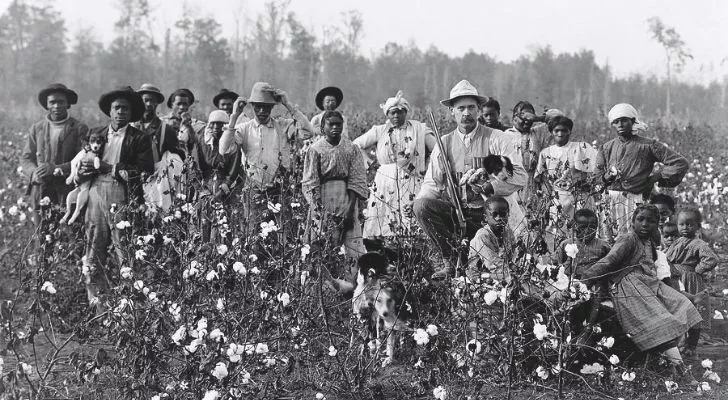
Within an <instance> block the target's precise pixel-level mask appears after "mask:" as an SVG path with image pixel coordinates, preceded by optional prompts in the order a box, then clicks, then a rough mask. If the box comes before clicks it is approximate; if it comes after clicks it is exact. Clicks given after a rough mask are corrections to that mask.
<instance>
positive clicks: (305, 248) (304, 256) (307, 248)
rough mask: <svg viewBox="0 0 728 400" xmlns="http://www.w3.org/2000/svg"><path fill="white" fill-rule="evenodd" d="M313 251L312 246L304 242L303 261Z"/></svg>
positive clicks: (302, 249) (302, 248)
mask: <svg viewBox="0 0 728 400" xmlns="http://www.w3.org/2000/svg"><path fill="white" fill-rule="evenodd" d="M309 253H311V246H309V245H308V244H304V245H303V247H301V261H306V256H308V255H309Z"/></svg>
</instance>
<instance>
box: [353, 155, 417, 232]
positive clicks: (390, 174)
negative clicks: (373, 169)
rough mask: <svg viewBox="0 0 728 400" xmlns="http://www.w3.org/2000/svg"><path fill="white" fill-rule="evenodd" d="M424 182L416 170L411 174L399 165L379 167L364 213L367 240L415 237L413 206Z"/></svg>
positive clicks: (392, 164)
mask: <svg viewBox="0 0 728 400" xmlns="http://www.w3.org/2000/svg"><path fill="white" fill-rule="evenodd" d="M422 180H423V179H422V178H421V177H420V176H419V175H418V174H417V172H416V171H413V172H412V173H410V172H408V171H405V170H404V169H402V168H398V167H397V164H396V163H391V164H384V165H381V166H379V169H378V170H377V174H376V175H375V176H374V185H373V186H372V188H371V190H370V191H369V198H368V199H367V209H366V210H365V211H364V231H363V233H364V237H366V238H371V237H389V236H395V235H405V236H407V235H409V234H411V232H412V228H413V221H414V214H413V213H412V203H413V202H414V199H415V196H416V195H417V193H418V192H419V190H420V186H421V185H422Z"/></svg>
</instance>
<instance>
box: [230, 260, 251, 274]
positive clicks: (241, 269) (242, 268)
mask: <svg viewBox="0 0 728 400" xmlns="http://www.w3.org/2000/svg"><path fill="white" fill-rule="evenodd" d="M233 271H235V272H237V273H238V274H239V275H242V276H245V275H246V274H247V273H248V270H247V269H246V268H245V265H243V263H241V262H240V261H235V263H234V264H233Z"/></svg>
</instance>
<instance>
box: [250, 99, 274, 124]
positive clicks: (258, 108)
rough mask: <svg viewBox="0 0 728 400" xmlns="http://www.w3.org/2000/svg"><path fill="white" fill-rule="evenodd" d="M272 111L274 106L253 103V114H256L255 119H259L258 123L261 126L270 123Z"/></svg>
mask: <svg viewBox="0 0 728 400" xmlns="http://www.w3.org/2000/svg"><path fill="white" fill-rule="evenodd" d="M271 110H273V104H266V103H253V113H254V114H255V119H257V120H258V122H259V123H261V124H265V123H268V120H269V119H270V112H271Z"/></svg>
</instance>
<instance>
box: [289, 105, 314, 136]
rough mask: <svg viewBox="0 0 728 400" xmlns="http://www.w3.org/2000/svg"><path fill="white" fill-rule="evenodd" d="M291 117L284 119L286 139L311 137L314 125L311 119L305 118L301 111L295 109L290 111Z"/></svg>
mask: <svg viewBox="0 0 728 400" xmlns="http://www.w3.org/2000/svg"><path fill="white" fill-rule="evenodd" d="M292 114H293V115H292V116H293V118H292V119H286V120H284V121H286V124H287V127H286V129H285V130H286V132H287V136H288V139H297V140H305V139H310V138H312V137H313V133H314V127H313V125H311V121H309V120H308V118H306V116H305V115H303V113H302V112H301V111H300V110H298V109H295V110H294V111H293V113H292Z"/></svg>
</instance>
